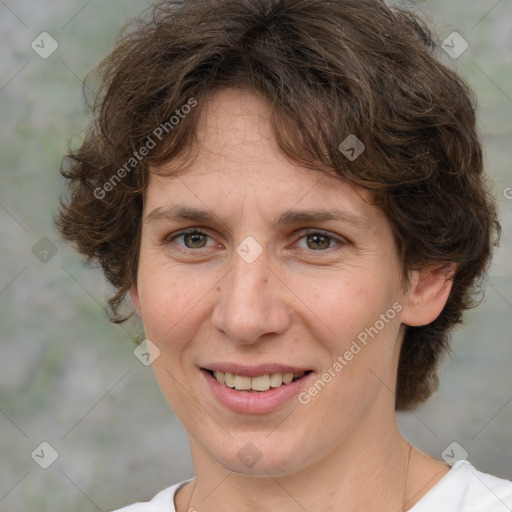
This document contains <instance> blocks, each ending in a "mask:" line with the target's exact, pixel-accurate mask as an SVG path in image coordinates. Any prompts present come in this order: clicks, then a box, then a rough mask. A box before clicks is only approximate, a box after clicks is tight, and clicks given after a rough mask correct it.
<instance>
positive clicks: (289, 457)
mask: <svg viewBox="0 0 512 512" xmlns="http://www.w3.org/2000/svg"><path fill="white" fill-rule="evenodd" d="M288 439H289V438H288ZM309 446H310V449H311V444H309ZM303 448H304V444H303V443H299V442H297V443H289V442H288V443H279V442H278V443H276V441H275V439H274V440H271V439H270V436H268V434H261V435H260V436H259V437H258V436H254V435H252V434H248V435H244V436H240V437H239V438H238V439H237V438H230V439H229V440H228V442H227V446H225V449H224V450H222V451H218V450H215V451H210V455H211V457H213V458H214V459H215V460H216V461H217V463H218V464H220V465H221V466H222V467H223V468H224V469H226V470H227V471H232V472H234V473H237V474H241V475H247V476H261V477H267V478H268V476H269V475H272V476H273V477H283V476H287V475H291V474H294V473H296V472H297V471H300V470H301V468H302V467H303V466H304V468H305V467H306V466H307V463H306V457H307V454H306V453H304V449H303Z"/></svg>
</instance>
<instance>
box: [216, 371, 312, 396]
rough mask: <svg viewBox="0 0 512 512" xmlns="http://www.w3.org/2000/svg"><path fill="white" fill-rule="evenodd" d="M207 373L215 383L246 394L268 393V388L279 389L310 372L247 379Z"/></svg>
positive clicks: (221, 373) (275, 374)
mask: <svg viewBox="0 0 512 512" xmlns="http://www.w3.org/2000/svg"><path fill="white" fill-rule="evenodd" d="M207 371H208V372H209V373H210V375H212V376H213V377H214V378H215V379H216V380H217V382H220V383H221V384H224V385H225V386H227V387H228V388H231V389H235V390H237V391H246V392H251V391H255V392H262V391H268V390H269V389H270V388H279V387H281V386H285V385H286V384H290V383H291V382H294V381H296V380H299V379H300V378H302V377H303V376H304V375H306V374H307V373H311V371H310V370H308V371H302V372H295V373H292V372H288V373H271V374H270V373H269V374H265V375H258V376H255V377H249V376H247V375H235V374H233V373H229V372H222V371H212V370H207Z"/></svg>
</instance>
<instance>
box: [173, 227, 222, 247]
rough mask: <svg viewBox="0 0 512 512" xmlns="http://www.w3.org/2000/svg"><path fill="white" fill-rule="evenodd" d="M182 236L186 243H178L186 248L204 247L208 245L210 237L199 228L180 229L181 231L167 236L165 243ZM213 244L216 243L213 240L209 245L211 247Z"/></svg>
mask: <svg viewBox="0 0 512 512" xmlns="http://www.w3.org/2000/svg"><path fill="white" fill-rule="evenodd" d="M180 238H182V239H183V243H184V245H182V244H179V243H177V245H178V246H180V247H184V248H185V249H203V248H204V247H207V245H206V241H207V239H208V238H210V237H209V235H207V234H206V233H203V232H202V231H199V230H198V229H195V228H194V229H189V230H185V231H180V232H179V233H176V234H174V235H172V236H170V237H167V238H166V239H165V241H164V243H165V244H169V243H171V242H175V241H176V240H179V239H180ZM212 245H215V243H214V242H213V241H212V243H211V244H210V245H209V247H211V246H212Z"/></svg>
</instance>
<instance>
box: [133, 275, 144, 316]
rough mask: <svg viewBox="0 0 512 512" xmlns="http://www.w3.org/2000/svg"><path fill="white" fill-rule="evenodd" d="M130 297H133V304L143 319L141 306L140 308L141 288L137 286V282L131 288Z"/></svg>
mask: <svg viewBox="0 0 512 512" xmlns="http://www.w3.org/2000/svg"><path fill="white" fill-rule="evenodd" d="M130 297H131V299H132V302H133V305H134V307H135V311H136V312H137V315H138V316H139V318H141V319H142V314H141V308H140V298H139V289H138V288H137V283H134V284H132V286H131V288H130Z"/></svg>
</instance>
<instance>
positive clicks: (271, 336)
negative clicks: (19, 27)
mask: <svg viewBox="0 0 512 512" xmlns="http://www.w3.org/2000/svg"><path fill="white" fill-rule="evenodd" d="M434 50H435V45H434V43H433V41H432V38H431V36H430V33H429V31H428V29H427V28H426V27H424V26H423V25H422V23H421V22H420V21H419V20H418V19H417V18H416V17H415V16H414V15H412V14H410V13H407V12H404V11H400V10H390V9H389V8H388V7H387V6H386V5H385V4H384V3H382V2H380V1H378V0H364V1H360V0H358V1H355V0H339V1H332V2H331V1H325V0H322V1H319V0H294V1H290V0H288V1H287V0H283V1H277V0H276V1H264V0H251V1H250V2H249V1H246V0H216V1H215V2H208V1H202V0H189V1H186V2H183V1H166V2H161V3H159V4H157V5H156V6H155V7H154V10H153V12H152V13H151V16H150V17H149V18H148V19H144V18H141V19H139V20H138V21H136V22H135V23H134V24H133V25H132V27H131V29H129V30H127V31H126V32H125V33H124V36H123V37H122V38H120V40H119V41H118V44H117V46H116V48H115V49H114V51H113V52H112V54H111V55H110V56H109V57H108V58H107V59H106V60H105V61H104V62H103V63H102V65H101V67H100V69H101V71H102V73H103V84H104V89H103V93H102V94H101V95H100V97H99V102H98V109H97V113H98V115H97V116H96V117H95V120H94V122H93V125H92V126H91V129H90V130H89V132H88V135H87V137H86V139H85V141H84V143H83V145H82V147H81V148H79V149H78V150H77V151H75V152H73V153H72V154H71V155H70V156H71V158H72V166H71V168H70V169H68V170H67V171H65V172H64V175H65V176H66V177H67V178H68V179H69V180H70V187H71V191H72V193H71V195H70V198H69V199H68V200H67V201H66V202H64V203H63V205H62V210H61V212H60V217H59V221H58V222H59V226H60V229H61V232H62V234H63V236H64V237H65V238H66V239H68V240H70V241H72V242H74V243H75V244H76V245H77V247H78V249H79V251H80V252H81V253H82V254H84V255H86V256H87V257H88V258H89V259H94V260H98V261H99V262H100V263H101V265H102V267H103V269H104V272H105V275H106V277H107V278H108V279H109V280H110V282H111V283H112V284H113V285H114V286H115V288H116V290H117V292H116V295H115V296H114V297H112V299H111V300H110V305H111V307H112V312H113V319H114V321H123V320H124V318H123V317H121V316H120V314H119V308H120V306H121V304H122V303H123V300H124V298H125V296H126V295H127V294H129V295H130V297H131V299H132V302H133V305H134V308H135V311H136V312H137V314H138V316H139V317H140V319H141V320H142V322H143V324H144V329H145V333H146V337H147V345H148V350H149V352H150V356H151V361H152V366H153V369H154V371H155V374H156V377H157V380H158V382H159V385H160V387H161V389H162V392H163V394H164V395H165V397H166V398H167V400H168V402H169V405H170V406H171V408H172V409H173V411H174V412H175V413H176V415H177V416H178V417H179V419H180V420H181V422H182V423H183V425H184V426H185V428H186V430H187V433H188V435H189V440H190V447H191V453H192V458H193V463H194V468H195V478H194V479H192V480H190V481H185V482H180V483H177V484H175V485H172V486H171V487H169V488H167V489H165V490H164V491H162V492H160V493H159V494H157V495H156V496H155V498H154V499H153V500H152V501H151V502H148V503H138V504H134V505H131V506H128V507H126V508H123V509H122V510H123V511H126V512H143V511H146V512H149V511H162V512H163V511H171V510H176V511H178V512H187V511H192V510H197V511H199V512H210V511H219V510H251V511H270V510H290V511H299V510H307V511H308V512H314V511H320V510H322V511H330V510H332V511H339V510H347V511H361V510H365V511H370V510H379V511H380V512H386V511H399V510H401V511H405V510H411V511H414V512H426V511H429V512H430V511H433V510H436V511H446V512H448V511H450V512H452V511H464V512H469V511H476V510H478V511H483V510H485V511H492V512H498V511H507V510H512V482H508V481H506V480H503V479H500V478H497V477H495V476H491V475H487V474H484V473H482V472H480V471H478V470H477V469H475V468H474V467H473V466H472V465H471V464H470V463H469V462H467V461H465V460H459V461H453V463H452V464H451V467H450V465H448V464H446V463H445V462H444V461H439V460H435V459H433V458H431V457H429V456H427V455H426V454H424V453H422V452H421V451H419V450H417V449H416V448H414V447H412V446H411V445H410V444H409V443H408V442H407V441H406V440H405V439H404V438H403V437H402V436H401V434H400V432H399V430H398V427H397V423H396V411H397V410H411V409H413V408H414V407H415V406H416V405H418V404H419V403H421V402H423V401H424V400H426V399H427V398H428V397H429V396H430V394H431V393H432V392H433V391H434V390H435V387H436V384H437V376H436V368H437V363H438V361H439V358H440V356H441V355H442V354H443V353H444V351H445V350H446V348H447V343H448V336H449V331H450V329H451V328H452V327H453V326H454V325H455V324H456V323H458V322H460V320H461V316H462V312H463V311H464V310H465V309H467V308H468V307H470V305H471V304H472V302H473V293H474V285H475V283H477V282H478V279H480V278H481V277H482V276H483V275H484V272H485V270H486V268H487V266H488V264H489V261H490V257H491V252H492V244H493V242H494V239H495V234H496V232H497V229H498V227H499V225H498V223H497V220H496V213H495V206H494V204H493V202H492V200H491V198H490V195H489V193H488V191H487V190H486V187H485V184H484V182H485V176H484V175H483V170H482V150H481V146H480V142H479V140H478V136H477V134H476V130H475V111H474V105H473V102H472V98H471V95H470V91H469V90H468V88H467V87H466V86H465V85H464V83H463V82H462V81H461V80H460V78H458V77H457V75H455V74H454V73H453V72H452V71H450V70H449V69H448V68H446V67H445V66H443V65H442V64H441V63H439V62H438V61H437V60H436V59H435V58H434V57H433V52H434Z"/></svg>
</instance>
